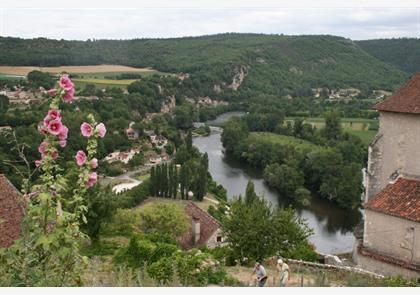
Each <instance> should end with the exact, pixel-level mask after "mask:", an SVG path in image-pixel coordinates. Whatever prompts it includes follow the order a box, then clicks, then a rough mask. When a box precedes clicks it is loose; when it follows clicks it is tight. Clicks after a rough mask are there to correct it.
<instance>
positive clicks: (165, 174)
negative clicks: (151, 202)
mask: <svg viewBox="0 0 420 295" xmlns="http://www.w3.org/2000/svg"><path fill="white" fill-rule="evenodd" d="M163 190H164V194H163V196H164V197H165V198H167V197H168V196H169V179H168V164H166V163H165V164H163Z"/></svg>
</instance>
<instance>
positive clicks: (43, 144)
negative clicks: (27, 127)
mask: <svg viewBox="0 0 420 295" xmlns="http://www.w3.org/2000/svg"><path fill="white" fill-rule="evenodd" d="M47 148H48V142H47V141H43V142H41V144H40V145H39V147H38V152H39V153H40V154H41V156H42V157H44V156H45V154H46V153H47Z"/></svg>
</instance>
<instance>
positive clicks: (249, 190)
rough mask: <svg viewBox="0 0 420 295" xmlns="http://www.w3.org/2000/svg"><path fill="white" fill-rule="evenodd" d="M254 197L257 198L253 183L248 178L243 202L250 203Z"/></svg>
mask: <svg viewBox="0 0 420 295" xmlns="http://www.w3.org/2000/svg"><path fill="white" fill-rule="evenodd" d="M256 199H258V196H257V194H256V193H255V188H254V183H253V182H252V181H251V180H249V181H248V184H247V185H246V191H245V204H247V205H251V204H252V203H253V202H254V201H255V200H256Z"/></svg>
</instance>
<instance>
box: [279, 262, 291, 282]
mask: <svg viewBox="0 0 420 295" xmlns="http://www.w3.org/2000/svg"><path fill="white" fill-rule="evenodd" d="M277 271H278V272H279V286H280V287H285V286H286V282H287V281H288V280H290V268H289V266H288V265H287V264H286V263H284V262H283V260H281V259H279V260H277Z"/></svg>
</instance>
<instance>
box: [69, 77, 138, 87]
mask: <svg viewBox="0 0 420 295" xmlns="http://www.w3.org/2000/svg"><path fill="white" fill-rule="evenodd" d="M72 80H73V81H74V82H76V84H79V83H83V84H95V85H101V86H103V85H109V86H127V85H130V84H131V83H133V82H134V81H136V79H128V80H113V79H95V78H73V79H72Z"/></svg>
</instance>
